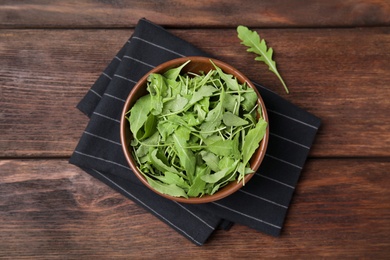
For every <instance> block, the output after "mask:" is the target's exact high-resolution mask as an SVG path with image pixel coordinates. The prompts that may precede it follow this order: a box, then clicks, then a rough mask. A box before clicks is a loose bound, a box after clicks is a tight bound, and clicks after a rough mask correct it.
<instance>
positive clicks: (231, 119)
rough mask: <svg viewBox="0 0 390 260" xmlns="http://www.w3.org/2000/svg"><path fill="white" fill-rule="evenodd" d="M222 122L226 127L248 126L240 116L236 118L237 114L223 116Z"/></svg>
mask: <svg viewBox="0 0 390 260" xmlns="http://www.w3.org/2000/svg"><path fill="white" fill-rule="evenodd" d="M222 120H223V123H224V124H225V125H226V126H242V125H247V124H248V121H246V120H244V119H242V118H241V117H239V116H236V115H235V114H233V113H231V112H229V111H227V112H225V113H224V114H223V117H222Z"/></svg>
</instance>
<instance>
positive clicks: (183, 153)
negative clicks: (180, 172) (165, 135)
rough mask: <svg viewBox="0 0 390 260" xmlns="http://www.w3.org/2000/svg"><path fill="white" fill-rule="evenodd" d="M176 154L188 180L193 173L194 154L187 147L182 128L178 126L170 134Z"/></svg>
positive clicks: (191, 177)
mask: <svg viewBox="0 0 390 260" xmlns="http://www.w3.org/2000/svg"><path fill="white" fill-rule="evenodd" d="M172 137H173V140H174V144H175V147H176V152H177V155H178V157H179V159H180V163H181V165H182V166H183V167H184V169H185V170H186V173H187V177H188V178H189V180H192V179H193V176H194V173H195V162H196V160H195V156H194V154H193V153H192V151H191V150H190V149H188V148H187V143H186V139H187V138H186V137H185V133H184V128H182V127H180V128H179V129H177V130H176V132H175V133H173V134H172Z"/></svg>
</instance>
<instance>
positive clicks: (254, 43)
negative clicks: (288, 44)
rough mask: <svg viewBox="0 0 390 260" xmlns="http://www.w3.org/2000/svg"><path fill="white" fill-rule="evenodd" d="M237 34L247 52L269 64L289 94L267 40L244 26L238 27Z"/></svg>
mask: <svg viewBox="0 0 390 260" xmlns="http://www.w3.org/2000/svg"><path fill="white" fill-rule="evenodd" d="M237 33H238V38H239V39H240V40H241V41H242V42H241V44H243V45H245V46H247V47H249V48H248V49H247V51H248V52H253V53H255V54H257V55H259V56H257V57H256V58H255V60H257V61H262V62H264V63H265V64H267V65H268V68H269V70H270V71H272V72H273V73H274V74H275V75H276V76H277V77H278V78H279V80H280V82H281V83H282V84H283V86H284V89H285V90H286V92H287V93H289V91H288V88H287V86H286V84H285V83H284V81H283V79H282V77H281V76H280V74H279V72H278V70H277V68H276V62H275V61H274V60H272V54H273V49H272V48H268V47H267V44H266V42H265V40H264V39H261V38H260V36H259V34H258V33H257V32H255V31H251V30H249V29H248V27H245V26H242V25H240V26H238V27H237Z"/></svg>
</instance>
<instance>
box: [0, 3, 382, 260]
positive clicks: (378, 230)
mask: <svg viewBox="0 0 390 260" xmlns="http://www.w3.org/2000/svg"><path fill="white" fill-rule="evenodd" d="M141 17H146V18H148V19H150V20H152V21H154V22H156V23H159V24H161V25H164V26H167V28H168V29H169V31H170V32H172V33H173V34H175V35H177V36H179V37H181V38H183V39H185V40H187V41H190V42H191V43H193V44H195V45H196V46H198V47H199V48H201V49H203V50H205V51H207V52H209V53H212V54H214V55H216V56H217V57H218V58H220V59H222V60H224V61H227V62H229V63H231V64H232V65H234V66H236V67H237V68H239V69H240V70H242V71H244V72H245V74H247V76H248V77H250V78H251V79H253V80H255V81H257V82H259V83H261V84H263V85H265V86H267V87H268V88H270V89H272V90H273V91H275V92H277V93H279V94H280V95H281V96H283V97H285V98H286V99H288V100H290V101H291V102H293V103H294V104H297V105H299V106H300V107H302V108H304V109H306V110H308V111H309V112H311V113H314V114H315V115H317V116H319V117H320V118H321V119H322V120H323V125H322V126H321V128H320V130H319V133H318V135H317V138H316V140H315V143H314V146H313V149H312V150H311V152H310V158H309V159H308V162H307V164H306V165H305V167H304V170H303V173H302V177H301V180H300V182H299V184H298V187H297V188H296V191H295V196H294V198H293V201H292V206H291V208H290V210H289V212H288V216H287V219H286V224H285V226H284V228H283V231H282V235H281V237H279V238H274V237H270V236H267V235H264V234H262V233H259V232H256V231H254V230H251V229H249V228H247V227H245V226H241V225H235V226H234V227H233V228H232V229H231V230H230V231H221V230H220V231H217V232H216V233H215V234H214V235H213V237H211V239H210V241H208V243H207V244H206V245H204V246H202V247H198V246H194V245H193V244H192V243H190V242H189V241H187V240H186V239H185V238H183V237H182V236H181V235H179V234H177V233H176V232H175V231H173V230H172V229H170V228H169V227H168V226H166V225H165V224H163V223H162V222H161V221H159V220H157V219H156V218H155V217H153V216H152V215H150V214H149V213H147V212H146V211H145V210H143V209H142V208H140V207H138V206H137V205H135V204H134V203H133V202H131V201H130V200H128V199H126V198H124V197H123V196H121V195H119V194H118V193H116V192H114V191H113V190H111V189H110V188H108V187H106V186H105V185H104V184H102V183H100V182H99V181H97V180H95V179H93V178H92V177H90V176H89V175H88V174H86V173H84V172H83V171H81V170H80V169H78V168H77V167H75V166H73V165H70V164H68V162H67V161H68V158H69V156H70V155H71V153H72V151H73V149H74V148H75V146H76V144H77V141H78V138H79V137H80V135H81V133H82V131H83V130H84V127H85V126H86V124H87V118H86V117H85V116H84V115H82V114H81V113H80V112H79V111H77V110H76V109H75V105H76V104H77V102H78V101H79V100H80V99H81V97H82V96H83V95H84V94H85V93H86V91H87V90H88V88H89V87H90V85H91V84H92V83H93V82H94V80H95V79H96V78H97V77H98V75H99V73H100V72H101V70H102V69H104V67H105V66H106V65H107V63H108V62H109V61H110V60H111V58H112V57H113V56H114V55H115V54H116V52H117V51H118V49H119V48H120V47H121V46H122V44H123V43H124V42H125V41H126V40H127V39H128V37H129V36H130V35H131V33H132V32H133V27H134V25H135V24H136V22H137V21H138V19H139V18H141ZM239 24H243V25H247V26H250V27H252V29H256V31H258V32H259V33H260V35H261V36H262V37H264V38H265V39H266V40H267V42H268V43H269V45H270V46H272V47H273V48H274V50H275V56H274V57H275V60H276V62H277V64H278V68H279V71H280V72H281V74H282V76H283V78H284V79H285V81H286V83H287V84H288V86H289V89H290V92H291V93H290V94H289V95H287V94H286V93H284V90H283V87H282V86H281V84H280V83H279V81H278V80H277V78H276V77H275V76H274V75H273V74H272V73H270V72H269V71H268V69H267V68H266V67H265V66H264V65H262V64H260V63H257V62H255V61H254V60H253V58H254V56H253V55H252V54H248V53H246V52H245V47H243V46H241V45H240V44H239V40H238V39H237V37H236V32H235V27H236V26H237V25H239ZM0 28H1V29H0V258H5V259H8V258H9V259H47V258H67V259H68V258H71V259H91V258H93V257H94V258H99V259H108V258H124V259H134V258H157V257H162V258H168V256H170V257H169V258H171V259H177V258H179V259H183V258H186V259H188V258H195V259H199V258H200V259H209V258H211V257H214V258H216V259H222V258H223V259H236V258H240V257H246V258H251V259H255V258H271V257H273V258H281V257H284V258H299V259H308V258H312V257H314V256H317V258H332V259H340V258H365V259H386V258H388V257H390V189H389V187H390V178H389V174H390V163H389V162H390V116H389V108H390V2H389V1H378V0H376V1H374V0H371V1H369V0H360V1H311V2H308V1H222V0H221V1H184V0H176V1H128V2H126V1H92V0H89V1H83V2H80V3H79V2H76V1H53V3H52V2H51V1H38V0H35V1H33V0H31V1H0ZM70 29H71V30H70Z"/></svg>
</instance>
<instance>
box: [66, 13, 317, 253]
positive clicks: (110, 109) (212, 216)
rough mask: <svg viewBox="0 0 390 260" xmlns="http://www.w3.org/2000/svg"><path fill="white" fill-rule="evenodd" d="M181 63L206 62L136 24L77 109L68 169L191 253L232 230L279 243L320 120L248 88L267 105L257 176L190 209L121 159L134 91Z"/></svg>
mask: <svg viewBox="0 0 390 260" xmlns="http://www.w3.org/2000/svg"><path fill="white" fill-rule="evenodd" d="M184 56H209V57H211V56H210V54H207V53H205V52H203V51H201V50H199V49H198V48H196V47H195V46H193V45H191V44H190V43H188V42H186V41H184V40H182V39H180V38H178V37H176V36H174V35H172V34H171V33H169V32H168V31H166V30H165V29H164V28H162V27H160V26H158V25H155V24H153V23H152V22H150V21H148V20H146V19H141V20H140V21H139V23H138V25H137V26H136V28H135V31H134V33H133V35H132V36H131V37H130V39H129V40H128V41H127V42H126V43H125V44H124V46H123V47H122V48H121V50H120V51H119V52H118V54H117V55H116V56H115V57H114V58H113V59H112V61H111V62H110V64H109V65H108V66H107V68H106V69H105V70H104V71H103V73H102V74H101V75H100V77H99V78H98V79H97V81H96V82H95V83H94V85H93V86H92V87H91V88H90V89H89V91H88V92H87V94H86V95H85V97H84V98H83V99H82V100H81V101H80V103H79V104H78V105H77V107H78V109H79V110H81V111H82V112H83V113H85V114H86V115H88V117H89V118H90V121H89V123H88V125H87V127H86V129H85V131H84V133H83V134H82V137H81V139H80V141H79V143H78V145H77V147H76V149H75V151H74V153H73V154H72V157H71V158H70V163H72V164H75V165H77V166H79V167H80V168H82V169H83V170H84V171H86V172H87V173H89V174H91V175H92V176H94V177H95V178H97V179H99V180H101V181H102V182H104V183H106V184H107V185H109V186H110V187H112V188H113V189H115V190H117V191H118V192H120V193H122V194H123V195H125V196H126V197H128V198H130V199H132V200H133V201H134V202H135V203H137V204H139V205H141V206H142V207H144V208H146V209H147V210H148V211H150V212H151V213H152V214H154V215H155V216H156V217H158V218H159V219H161V220H162V221H164V222H165V223H167V224H168V225H169V226H171V227H172V228H174V229H175V230H176V231H178V232H179V233H181V234H182V235H184V236H185V237H186V238H188V239H189V240H191V241H192V242H194V243H195V244H197V245H202V244H204V243H205V242H206V240H207V239H208V238H209V236H210V235H211V234H212V233H213V231H214V230H215V229H217V228H220V227H222V228H225V229H227V228H229V226H230V225H231V224H232V223H240V224H242V225H247V226H249V227H251V228H254V229H256V230H258V231H262V232H264V233H267V234H270V235H273V236H278V235H279V234H280V232H281V229H282V226H283V222H284V219H285V217H286V213H287V210H288V207H289V204H290V201H291V198H292V196H293V193H294V189H295V186H296V184H297V182H298V179H299V175H300V173H301V171H302V168H303V166H304V163H305V160H306V158H307V156H308V153H309V150H310V147H311V145H312V142H313V140H314V137H315V135H316V133H317V130H318V128H319V126H320V119H319V118H317V117H316V116H314V115H312V114H310V113H308V112H306V111H304V110H302V109H301V108H299V107H297V106H295V105H293V104H291V103H290V102H288V101H286V100H285V99H283V98H281V97H280V96H278V95H277V94H276V93H274V92H272V91H270V90H268V89H267V88H264V87H263V86H261V85H260V84H257V83H254V84H255V85H256V87H257V88H258V90H259V92H260V93H261V95H262V97H263V100H264V102H265V105H266V108H267V111H268V116H269V129H270V139H269V143H268V148H267V153H266V156H265V158H264V161H263V163H262V165H261V166H260V168H259V170H258V172H257V173H256V174H255V175H254V176H253V178H252V179H251V180H250V182H248V183H247V184H246V185H245V186H244V187H243V188H242V189H240V190H239V191H237V192H236V193H234V194H232V195H230V196H228V197H227V198H224V199H222V200H219V201H216V202H213V203H207V204H201V205H189V204H181V203H177V202H174V201H170V200H167V199H165V198H163V197H161V196H159V195H157V194H155V193H154V192H152V191H150V190H149V189H148V188H146V187H145V186H144V185H143V184H142V183H141V182H140V181H139V180H138V179H137V178H136V177H135V175H134V174H133V173H132V172H131V169H130V167H129V166H128V164H127V162H126V159H125V157H124V154H123V151H122V148H121V143H120V136H119V128H120V127H119V126H120V116H121V112H122V108H123V105H124V102H125V99H126V98H127V96H128V94H129V92H130V91H131V89H132V87H133V86H134V85H135V83H136V82H137V81H138V80H139V79H140V78H141V77H142V76H143V75H144V74H146V73H147V72H148V71H149V70H151V69H152V68H154V67H155V66H157V65H159V64H161V63H163V62H165V61H168V60H171V59H174V58H178V57H184Z"/></svg>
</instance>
